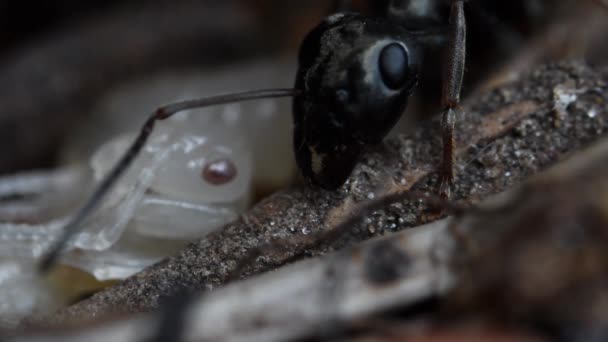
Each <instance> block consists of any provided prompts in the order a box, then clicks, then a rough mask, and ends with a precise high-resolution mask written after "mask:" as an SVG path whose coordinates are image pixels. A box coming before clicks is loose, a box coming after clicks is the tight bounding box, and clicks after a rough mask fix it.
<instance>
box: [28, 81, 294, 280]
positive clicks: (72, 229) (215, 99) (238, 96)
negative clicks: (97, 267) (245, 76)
mask: <svg viewBox="0 0 608 342" xmlns="http://www.w3.org/2000/svg"><path fill="white" fill-rule="evenodd" d="M298 95H300V91H299V90H297V89H290V88H288V89H263V90H253V91H246V92H240V93H232V94H224V95H217V96H211V97H206V98H202V99H195V100H187V101H180V102H174V103H171V104H168V105H165V106H162V107H159V108H158V109H157V110H156V111H155V112H154V113H153V114H152V115H150V117H149V118H148V119H147V120H146V122H145V123H144V125H143V126H142V127H141V129H140V131H139V135H138V136H137V138H136V139H135V141H134V142H133V143H132V144H131V146H130V147H129V149H128V150H127V151H126V152H125V154H124V155H123V156H122V157H121V158H120V160H119V161H118V162H117V163H116V165H114V167H113V168H112V169H111V170H110V172H109V173H108V174H107V175H106V176H105V178H104V179H103V180H102V181H101V183H100V185H98V186H97V188H96V189H95V191H94V192H93V194H92V195H91V197H90V198H89V199H88V201H87V202H85V204H84V206H82V207H81V208H80V209H79V210H78V212H77V213H76V214H75V215H74V216H72V218H71V219H70V221H69V222H68V223H67V224H66V226H65V227H64V229H63V232H62V233H61V236H60V237H59V239H58V240H57V241H56V242H55V243H54V244H53V245H51V247H50V249H49V251H48V252H47V253H46V255H44V256H43V257H42V260H41V262H40V264H39V265H38V267H39V271H40V273H42V274H45V273H46V272H48V270H49V269H50V268H51V267H52V266H53V265H54V264H55V263H56V262H57V259H58V257H59V255H60V254H61V251H62V250H63V248H64V247H65V245H66V243H67V242H68V241H69V240H70V238H72V236H74V234H76V233H77V232H78V230H79V228H80V224H81V223H82V222H83V221H84V219H85V218H87V216H89V214H91V212H92V211H93V210H94V209H95V208H96V207H97V205H98V204H99V202H101V200H102V199H103V198H104V197H105V195H106V194H107V193H108V191H109V190H110V189H111V188H112V186H114V184H115V183H116V181H117V180H118V179H119V178H120V176H121V175H122V174H123V173H124V172H125V170H126V169H127V168H128V167H129V165H131V162H132V161H133V159H135V157H136V156H137V155H138V154H139V152H140V151H141V149H142V147H143V146H144V145H145V144H146V141H147V140H148V138H149V137H150V134H152V131H153V129H154V125H155V124H156V121H159V120H165V119H167V118H169V117H171V116H172V115H174V114H176V113H178V112H181V111H183V110H187V109H194V108H202V107H209V106H215V105H220V104H226V103H233V102H241V101H249V100H257V99H265V98H277V97H295V96H298Z"/></svg>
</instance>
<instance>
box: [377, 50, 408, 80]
mask: <svg viewBox="0 0 608 342" xmlns="http://www.w3.org/2000/svg"><path fill="white" fill-rule="evenodd" d="M408 64H409V58H408V55H407V51H406V50H405V48H404V47H403V45H401V44H399V43H391V44H389V45H387V46H385V47H384V48H383V49H382V51H381V52H380V57H379V58H378V66H379V68H380V75H382V80H383V81H384V83H385V84H386V85H387V86H388V87H389V88H390V89H393V90H397V89H399V88H401V87H403V86H404V85H405V83H406V81H407V76H408V69H409V65H408Z"/></svg>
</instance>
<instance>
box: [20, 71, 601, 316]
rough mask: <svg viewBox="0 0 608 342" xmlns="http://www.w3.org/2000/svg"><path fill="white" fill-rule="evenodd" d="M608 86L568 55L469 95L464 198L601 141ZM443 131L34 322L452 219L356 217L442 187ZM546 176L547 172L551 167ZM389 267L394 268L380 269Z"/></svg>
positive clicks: (140, 299) (395, 207) (185, 288)
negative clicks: (376, 204) (392, 197)
mask: <svg viewBox="0 0 608 342" xmlns="http://www.w3.org/2000/svg"><path fill="white" fill-rule="evenodd" d="M607 87H608V70H605V69H604V70H595V69H593V68H591V67H589V66H586V65H583V64H580V63H579V62H564V63H557V64H549V65H545V66H542V67H539V68H537V69H536V70H533V71H532V72H530V73H528V74H526V75H524V76H522V77H520V79H519V80H516V81H515V82H513V83H509V84H506V85H503V86H501V87H499V88H497V89H495V90H491V91H488V92H485V93H482V94H476V95H474V96H472V97H471V98H469V99H468V101H465V105H464V106H463V109H462V113H461V115H460V117H459V121H458V125H457V146H458V152H457V163H456V165H457V169H456V174H457V177H456V181H455V184H454V185H453V187H452V200H454V201H456V202H459V203H460V202H462V203H465V204H477V203H480V202H482V201H483V200H484V199H486V198H487V197H489V196H491V195H493V194H497V193H499V192H503V191H505V190H507V189H510V188H512V187H514V186H515V185H518V184H520V183H522V182H523V181H524V180H526V179H528V178H529V177H530V176H531V175H535V174H537V173H539V172H542V171H543V170H545V169H546V168H548V167H549V166H552V165H554V164H556V163H558V162H560V161H562V160H564V159H566V158H567V157H569V156H570V155H572V154H576V152H577V151H580V150H582V149H583V148H585V147H587V146H589V145H591V144H592V143H594V142H596V141H598V140H600V138H602V137H603V136H604V135H605V132H607V131H608V88H607ZM440 137H441V135H440V134H439V124H438V122H436V121H435V122H429V123H428V124H426V125H424V126H422V127H421V128H420V129H417V130H416V131H415V132H414V133H413V134H410V135H401V136H398V137H395V138H391V139H388V140H387V141H386V142H385V143H384V144H382V145H381V146H378V147H376V148H373V149H371V150H370V151H368V152H367V153H366V154H365V156H364V158H363V161H362V163H360V165H359V166H357V168H356V169H355V171H354V173H353V174H352V175H351V177H350V179H349V181H348V182H347V183H346V184H345V185H344V186H343V187H341V188H340V189H339V190H338V191H334V192H329V191H322V190H316V189H315V190H313V189H310V188H308V187H306V186H303V185H302V186H295V187H292V188H289V189H286V190H283V191H280V192H278V193H275V194H273V195H271V196H269V197H268V198H266V199H265V200H263V201H262V202H260V203H258V204H257V205H256V206H255V207H254V208H252V209H251V210H250V211H248V212H247V213H246V214H244V215H242V216H241V217H240V219H239V220H237V221H236V222H234V223H231V224H228V225H227V226H225V227H224V228H223V229H221V230H219V231H217V232H214V233H211V234H210V235H208V236H207V237H206V238H204V239H202V240H200V241H197V242H194V243H192V244H190V245H189V246H188V247H187V248H185V249H184V250H182V251H181V252H180V253H179V254H177V255H176V256H174V257H171V258H168V259H165V260H163V261H161V262H159V263H157V264H155V265H153V266H151V267H148V268H146V269H144V270H143V271H142V272H140V273H138V274H136V275H134V276H132V277H130V278H127V279H126V280H125V281H123V282H120V283H118V284H116V285H114V286H112V287H109V288H107V289H105V290H103V291H101V292H99V293H97V294H95V295H93V296H92V297H90V298H88V299H85V300H83V301H81V302H79V303H77V304H75V305H72V306H71V307H68V308H66V309H62V310H60V311H59V312H58V313H56V314H54V315H53V316H52V317H35V318H31V319H29V320H28V321H27V322H26V325H28V326H57V325H73V324H81V323H83V322H86V321H92V320H94V319H98V318H99V317H101V316H105V315H109V314H115V313H138V312H144V311H149V310H152V309H155V308H157V307H158V306H159V305H160V304H161V302H163V300H164V299H166V298H169V297H172V296H174V295H176V294H180V293H184V292H194V291H209V290H212V289H216V288H218V287H220V286H222V287H223V286H224V285H226V284H228V283H230V282H232V281H235V280H236V279H235V278H237V277H238V278H246V277H249V276H252V275H256V274H261V273H265V272H268V271H270V270H275V269H277V268H279V267H281V266H283V265H285V264H287V263H291V262H293V261H296V260H299V259H302V258H305V257H311V256H319V255H323V254H325V253H327V252H330V251H336V250H341V249H343V248H344V247H347V246H353V245H355V244H357V243H358V242H361V241H363V240H367V239H370V238H373V237H378V236H385V235H387V236H388V235H390V234H391V233H394V232H398V231H400V230H403V229H406V228H411V227H417V226H421V225H423V224H426V223H430V222H433V221H435V220H438V219H441V218H442V215H440V214H438V213H437V212H436V210H431V209H430V208H429V207H428V205H427V204H426V203H427V202H425V201H424V200H423V199H419V200H414V199H411V200H404V201H398V202H394V203H391V204H386V205H384V206H382V207H381V209H379V210H376V211H373V212H371V213H369V214H368V215H365V216H364V217H363V218H361V219H360V220H354V221H353V222H354V223H353V222H351V221H352V220H353V217H354V216H353V215H358V214H360V213H361V212H362V211H364V210H365V208H366V206H367V205H368V204H369V203H370V202H373V201H374V200H377V199H380V198H383V197H385V196H386V195H389V194H394V193H398V192H407V191H412V192H416V193H420V194H426V195H433V194H435V193H436V188H437V173H436V169H437V165H439V157H440ZM605 157H606V156H604V158H605ZM536 177H537V179H541V180H542V177H543V176H542V173H541V175H540V176H536ZM504 215H509V214H508V213H505V214H504ZM499 217H500V216H499ZM344 222H348V223H349V224H348V226H347V227H345V225H344V224H343V223H344ZM350 223H352V224H350ZM395 260H397V261H398V260H401V259H399V258H396V259H394V258H393V259H390V258H387V260H386V261H382V260H380V261H379V262H380V264H376V266H377V267H376V269H377V271H376V272H375V273H373V275H374V277H379V278H383V277H384V276H388V275H390V274H388V273H391V272H393V271H394V270H395V268H394V267H388V266H386V265H384V264H387V265H388V264H391V263H394V262H397V261H395ZM401 261H403V260H401ZM378 265H379V266H378ZM385 266H386V267H385ZM378 270H379V271H378ZM383 270H386V271H385V272H386V273H387V274H388V275H387V274H379V273H378V272H380V273H382V272H384V271H383ZM236 283H237V284H238V283H240V282H236ZM226 288H227V289H229V288H230V285H229V286H228V287H226ZM213 293H215V292H212V294H213Z"/></svg>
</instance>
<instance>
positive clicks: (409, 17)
mask: <svg viewBox="0 0 608 342" xmlns="http://www.w3.org/2000/svg"><path fill="white" fill-rule="evenodd" d="M464 3H465V1H464V0H425V1H397V0H394V1H390V2H388V3H387V4H385V6H386V7H385V9H386V13H387V15H388V20H387V18H386V17H366V16H363V15H360V14H355V13H338V14H334V15H332V16H329V17H328V18H326V19H325V20H324V21H323V22H322V23H321V24H319V25H318V26H317V27H316V28H314V29H313V30H312V31H311V32H310V33H309V34H308V35H307V37H306V38H305V39H304V41H303V43H302V45H301V48H300V53H299V60H298V64H299V66H298V71H297V74H296V81H295V86H294V88H293V89H267V90H257V91H249V92H242V93H234V94H228V95H220V96H214V97H208V98H203V99H196V100H190V101H183V102H177V103H173V104H169V105H166V106H163V107H160V108H158V109H157V110H156V111H155V112H154V113H153V114H152V115H151V116H150V117H149V118H148V119H147V121H146V122H145V123H144V125H143V127H142V128H141V130H140V132H139V135H138V136H137V137H136V139H135V141H134V142H133V143H132V145H131V146H130V147H129V148H128V150H127V151H126V152H125V154H124V155H123V156H122V158H120V160H119V161H118V162H117V164H116V165H115V166H114V167H113V168H112V169H111V170H110V171H109V172H108V174H107V175H106V177H105V178H104V179H103V180H102V181H101V183H100V184H99V186H98V187H97V188H96V189H95V191H94V193H93V194H92V196H91V197H90V199H89V200H88V201H87V202H86V203H85V205H84V206H83V207H82V208H81V209H80V210H79V211H78V212H77V213H76V214H75V215H74V216H73V217H72V219H71V220H70V221H69V222H68V224H67V225H66V226H65V228H64V230H63V233H62V236H61V237H60V239H59V240H58V241H57V243H56V244H55V245H54V246H52V248H51V250H50V252H49V253H48V254H47V255H46V256H45V257H44V258H43V260H42V263H41V265H40V266H41V270H42V271H46V270H48V269H49V268H50V266H52V265H53V264H54V263H55V261H56V259H57V257H58V255H59V253H60V252H61V251H62V249H63V246H64V244H65V242H66V241H67V240H68V239H70V238H71V236H72V235H73V234H74V233H75V232H76V231H77V230H78V229H79V226H80V225H81V223H82V222H83V220H84V219H85V218H86V217H87V216H88V215H89V214H90V213H91V212H92V211H93V210H94V209H95V208H96V207H97V206H98V204H99V203H100V201H101V200H102V199H103V198H104V196H105V195H106V194H107V193H108V191H109V190H110V189H111V188H112V187H113V185H114V184H115V183H116V181H117V180H118V179H119V178H120V177H121V175H122V174H123V173H124V172H125V170H126V169H127V168H128V167H129V166H130V165H131V163H132V161H133V160H134V159H135V157H136V156H137V155H138V154H139V153H140V151H141V149H142V147H143V146H144V145H145V144H146V141H147V139H148V137H149V136H150V134H151V133H152V131H153V129H154V126H155V123H156V121H158V120H164V119H166V118H168V117H170V116H172V115H173V114H175V113H177V112H180V111H183V110H187V109H192V108H199V107H206V106H212V105H219V104H225V103H230V102H237V101H246V100H254V99H261V98H274V97H293V98H294V101H293V118H294V151H295V157H296V161H297V165H298V167H299V169H300V171H301V173H302V174H303V175H304V177H305V178H306V179H307V180H308V182H309V183H311V184H312V185H315V186H320V187H322V188H324V189H328V190H332V189H336V188H338V187H339V186H341V185H342V184H343V183H344V182H345V181H346V179H347V178H348V177H349V175H350V173H351V172H352V170H353V168H354V167H355V165H356V163H357V161H358V159H359V158H360V156H361V154H362V153H363V150H364V148H365V147H366V146H368V145H370V144H377V143H380V142H381V141H382V140H383V138H384V137H385V136H386V134H387V133H388V132H389V130H390V129H391V128H392V127H393V126H394V125H395V123H396V122H397V120H398V119H399V117H400V116H401V114H402V112H403V111H404V109H405V107H406V105H407V101H408V97H409V96H410V95H411V94H412V92H413V90H414V89H415V86H416V84H417V81H418V78H419V65H420V52H421V49H422V48H423V46H424V42H425V41H428V40H429V38H431V40H432V38H433V37H434V36H437V35H440V36H442V37H443V38H444V39H443V41H444V43H445V44H446V45H445V46H446V50H445V51H446V53H447V56H446V57H447V58H446V60H447V63H446V65H445V71H444V81H443V91H442V105H441V106H442V123H441V126H442V138H443V155H442V163H441V167H440V177H441V184H440V187H439V192H440V194H441V196H442V197H444V198H447V197H449V192H450V186H451V184H452V181H453V178H454V173H453V169H454V124H455V121H456V118H457V111H458V106H459V102H460V91H461V86H462V80H463V73H464V67H465V38H466V25H465V14H464ZM414 5H423V6H414ZM446 13H447V17H442V16H445V14H446ZM437 20H439V21H443V23H444V26H445V23H449V24H448V25H447V31H445V30H440V32H435V31H428V30H421V29H420V27H425V25H429V23H432V22H435V21H437ZM404 23H405V24H404ZM407 23H410V24H411V26H408V25H406V24H407Z"/></svg>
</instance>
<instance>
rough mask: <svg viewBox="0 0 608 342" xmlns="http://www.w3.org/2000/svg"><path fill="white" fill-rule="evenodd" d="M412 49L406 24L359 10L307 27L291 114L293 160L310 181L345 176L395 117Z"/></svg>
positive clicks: (334, 181)
mask: <svg viewBox="0 0 608 342" xmlns="http://www.w3.org/2000/svg"><path fill="white" fill-rule="evenodd" d="M415 51H417V49H416V48H415V42H414V41H413V40H412V39H411V38H409V35H408V32H407V31H405V29H403V28H402V27H400V26H398V25H396V24H393V23H391V22H389V21H387V20H380V19H378V18H367V17H364V16H361V15H359V14H352V13H348V14H335V15H333V16H330V17H329V18H327V19H326V20H324V21H323V22H322V23H321V24H320V25H319V26H317V27H316V28H315V29H314V30H313V31H312V32H310V33H309V34H308V36H307V37H306V38H305V40H304V42H303V43H302V46H301V48H300V54H299V69H298V72H297V75H296V83H295V88H296V89H298V90H300V91H301V93H302V95H301V96H298V97H295V98H294V103H293V115H294V148H295V156H296V160H297V163H298V167H299V168H300V170H301V171H302V173H303V175H304V176H305V177H306V178H307V179H308V180H309V181H310V182H312V183H313V184H316V185H319V186H321V187H323V188H326V189H334V188H337V187H339V186H341V185H342V184H344V182H345V181H346V179H347V178H348V176H349V175H350V173H351V171H352V170H353V168H354V167H355V164H356V163H357V160H358V159H359V156H360V155H361V152H362V150H363V147H364V146H365V145H367V144H376V143H379V142H381V141H382V139H383V138H384V137H385V136H386V134H387V133H388V132H389V130H390V129H391V128H392V127H393V126H394V125H395V123H396V122H397V120H399V117H400V116H401V113H402V112H403V110H404V109H405V106H406V104H407V99H408V96H409V95H410V94H411V92H412V90H413V89H414V86H415V85H416V81H417V77H418V56H417V55H416V53H415Z"/></svg>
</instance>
